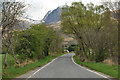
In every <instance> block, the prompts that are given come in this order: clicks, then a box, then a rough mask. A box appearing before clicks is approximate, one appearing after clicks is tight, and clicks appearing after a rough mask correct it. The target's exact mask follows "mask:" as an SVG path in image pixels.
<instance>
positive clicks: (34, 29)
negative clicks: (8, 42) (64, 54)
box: [14, 24, 59, 62]
mask: <svg viewBox="0 0 120 80" xmlns="http://www.w3.org/2000/svg"><path fill="white" fill-rule="evenodd" d="M16 34H18V35H17V36H15V39H17V40H16V41H17V44H16V45H15V48H14V51H15V54H16V55H17V57H18V59H19V60H20V61H21V62H23V61H24V60H27V59H32V60H34V59H41V58H45V56H48V55H49V53H50V52H51V50H50V48H51V47H53V46H55V45H52V44H53V42H54V41H55V40H56V38H57V37H56V31H54V30H53V29H52V28H47V27H46V26H45V25H44V24H38V25H31V29H27V30H23V31H18V32H16ZM58 49H59V48H58Z"/></svg>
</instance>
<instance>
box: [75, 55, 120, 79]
mask: <svg viewBox="0 0 120 80" xmlns="http://www.w3.org/2000/svg"><path fill="white" fill-rule="evenodd" d="M73 58H74V61H75V62H76V63H77V64H80V65H81V66H85V67H87V68H89V69H92V70H96V71H98V72H102V73H104V74H107V75H109V76H111V77H113V78H118V66H115V65H112V66H110V65H107V64H105V63H95V62H81V61H80V60H79V59H78V57H77V56H74V57H73Z"/></svg>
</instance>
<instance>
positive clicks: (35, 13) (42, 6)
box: [25, 0, 100, 20]
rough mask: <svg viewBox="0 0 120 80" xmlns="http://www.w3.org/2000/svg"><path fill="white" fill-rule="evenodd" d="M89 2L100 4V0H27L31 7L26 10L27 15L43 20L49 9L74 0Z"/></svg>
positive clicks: (74, 0)
mask: <svg viewBox="0 0 120 80" xmlns="http://www.w3.org/2000/svg"><path fill="white" fill-rule="evenodd" d="M80 1H82V3H84V4H87V3H89V2H92V3H94V4H95V5H99V4H100V0H25V2H26V3H27V4H29V7H28V8H27V10H26V15H27V16H28V17H29V18H31V19H34V20H41V19H43V17H44V16H45V14H46V13H47V12H48V11H49V10H54V9H56V8H57V7H58V6H63V5H65V4H68V5H70V4H71V3H72V2H80Z"/></svg>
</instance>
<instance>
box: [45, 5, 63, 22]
mask: <svg viewBox="0 0 120 80" xmlns="http://www.w3.org/2000/svg"><path fill="white" fill-rule="evenodd" d="M61 12H62V8H61V7H58V8H56V9H55V10H53V11H48V12H47V14H46V15H45V16H44V18H43V21H44V23H46V24H52V23H56V22H58V21H60V20H61V18H60V16H61Z"/></svg>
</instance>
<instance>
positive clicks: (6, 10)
mask: <svg viewBox="0 0 120 80" xmlns="http://www.w3.org/2000/svg"><path fill="white" fill-rule="evenodd" d="M2 5H3V10H2V21H1V26H0V27H1V28H2V41H3V42H2V44H3V47H6V48H7V51H6V54H5V60H4V65H5V66H4V68H7V54H8V52H9V50H10V47H11V44H12V42H11V41H12V40H11V39H12V36H13V32H14V28H15V27H16V26H15V25H17V24H18V23H19V19H20V17H22V16H23V13H24V10H25V4H24V3H23V2H13V1H9V2H6V1H4V2H3V3H2Z"/></svg>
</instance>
